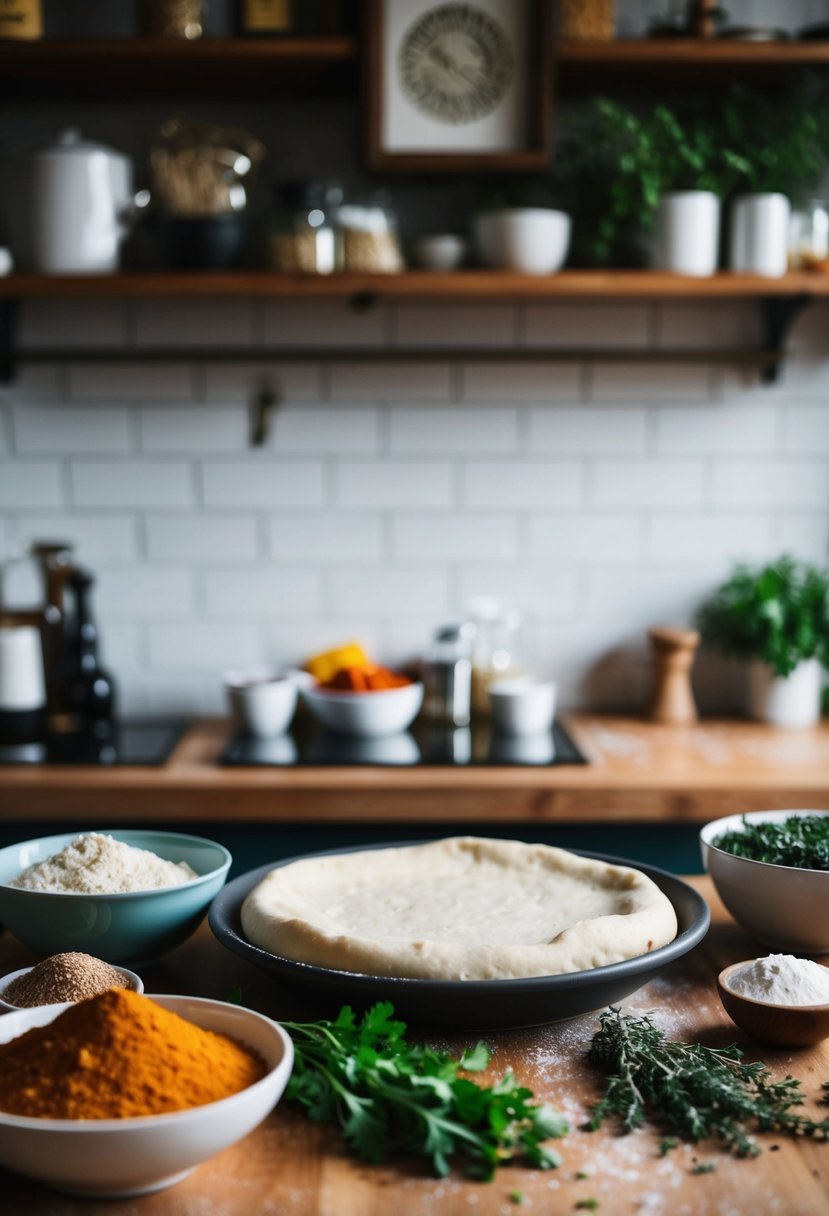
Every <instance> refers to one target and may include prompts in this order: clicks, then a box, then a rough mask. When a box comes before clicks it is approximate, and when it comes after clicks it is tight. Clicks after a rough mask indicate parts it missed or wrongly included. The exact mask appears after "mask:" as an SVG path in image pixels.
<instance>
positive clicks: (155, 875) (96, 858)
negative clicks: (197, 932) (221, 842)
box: [7, 832, 198, 895]
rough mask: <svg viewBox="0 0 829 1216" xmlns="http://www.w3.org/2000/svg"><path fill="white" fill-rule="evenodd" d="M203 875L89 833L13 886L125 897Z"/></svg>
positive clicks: (183, 863)
mask: <svg viewBox="0 0 829 1216" xmlns="http://www.w3.org/2000/svg"><path fill="white" fill-rule="evenodd" d="M197 877H198V875H197V874H196V871H195V870H193V869H191V867H190V866H189V865H188V864H187V862H186V861H179V862H174V861H166V860H165V859H164V858H163V857H158V856H156V854H155V853H151V852H150V851H149V850H148V849H136V848H133V846H132V845H129V844H124V843H123V841H121V840H116V839H115V838H114V837H113V836H107V835H104V834H103V833H101V832H86V833H84V835H82V836H78V837H76V839H75V840H73V841H72V842H71V844H68V845H66V847H65V848H63V849H61V851H60V852H59V853H54V854H53V855H52V856H51V857H47V858H46V860H45V861H39V862H36V863H35V864H34V865H31V866H29V867H28V869H26V870H24V871H23V873H22V874H18V876H17V877H16V878H13V879H11V881H10V882H9V883H8V884H7V885H8V886H10V887H19V888H21V889H22V890H24V891H49V892H52V893H55V894H83V895H120V894H124V893H126V892H129V891H153V890H156V889H157V888H160V887H178V886H180V885H181V884H182V883H184V882H189V881H190V879H192V878H197Z"/></svg>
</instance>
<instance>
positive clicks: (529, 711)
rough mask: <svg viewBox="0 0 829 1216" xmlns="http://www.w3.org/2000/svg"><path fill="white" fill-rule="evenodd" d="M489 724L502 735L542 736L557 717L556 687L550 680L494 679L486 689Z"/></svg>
mask: <svg viewBox="0 0 829 1216" xmlns="http://www.w3.org/2000/svg"><path fill="white" fill-rule="evenodd" d="M487 692H488V693H489V708H490V712H491V714H492V724H493V726H494V727H495V729H496V730H497V731H501V732H502V733H503V734H505V735H535V736H538V735H541V734H543V733H544V732H545V731H549V730H550V729H551V728H552V725H553V719H554V718H555V714H556V685H555V684H554V683H553V682H552V681H551V680H545V681H536V680H529V679H512V680H495V681H493V683H492V684H490V686H489V688H488V689H487Z"/></svg>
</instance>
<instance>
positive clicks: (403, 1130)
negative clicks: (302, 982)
mask: <svg viewBox="0 0 829 1216" xmlns="http://www.w3.org/2000/svg"><path fill="white" fill-rule="evenodd" d="M282 1025H283V1026H284V1027H285V1029H286V1030H287V1031H288V1032H289V1033H290V1035H291V1037H292V1039H293V1041H294V1051H295V1064H294V1072H293V1075H292V1077H291V1079H290V1081H289V1082H288V1088H287V1090H286V1097H287V1098H288V1099H289V1100H292V1101H294V1102H298V1103H299V1104H300V1105H301V1106H303V1107H304V1108H305V1110H306V1111H307V1113H308V1115H309V1116H310V1118H311V1119H313V1120H314V1121H315V1122H317V1123H338V1124H339V1126H340V1129H341V1131H342V1135H343V1137H344V1139H345V1141H346V1143H347V1144H348V1146H349V1148H351V1149H352V1151H353V1152H354V1153H356V1154H357V1156H358V1157H362V1158H363V1160H365V1161H371V1162H381V1161H386V1160H388V1159H389V1158H392V1157H398V1156H423V1157H427V1158H429V1159H430V1161H431V1164H432V1168H433V1169H434V1171H435V1173H436V1174H437V1175H439V1176H444V1175H446V1174H448V1173H449V1170H450V1168H451V1165H452V1162H453V1160H454V1159H455V1158H456V1157H458V1158H460V1159H461V1161H462V1162H463V1164H464V1166H465V1168H466V1171H467V1173H468V1174H470V1175H471V1176H473V1177H478V1178H485V1179H490V1178H492V1176H493V1174H494V1172H495V1170H496V1168H497V1167H498V1166H499V1165H502V1164H506V1163H507V1162H509V1161H518V1160H520V1161H521V1163H522V1164H523V1165H529V1166H534V1167H536V1168H538V1169H554V1168H555V1167H556V1166H558V1165H560V1163H561V1158H560V1157H559V1155H558V1153H557V1152H556V1151H555V1150H554V1149H552V1148H550V1147H547V1146H545V1144H544V1141H546V1140H548V1139H550V1138H552V1137H558V1136H563V1135H565V1134H566V1133H567V1131H568V1125H567V1121H566V1119H565V1118H564V1117H563V1115H560V1114H559V1113H558V1112H557V1111H555V1110H554V1109H553V1108H552V1107H551V1106H549V1105H547V1104H546V1103H534V1102H533V1101H532V1099H533V1093H532V1090H529V1089H525V1088H523V1087H521V1086H518V1085H516V1083H515V1078H514V1076H513V1075H512V1073H509V1072H508V1073H506V1075H505V1076H504V1077H502V1078H501V1080H500V1081H496V1082H495V1084H494V1085H490V1086H484V1085H480V1084H478V1083H477V1082H475V1081H472V1080H470V1079H469V1078H467V1077H463V1076H460V1075H459V1074H460V1073H461V1072H473V1071H474V1072H480V1071H482V1070H483V1069H484V1068H486V1067H487V1065H488V1064H489V1061H490V1058H491V1057H490V1051H489V1048H488V1047H487V1046H486V1045H485V1044H484V1043H479V1044H478V1045H477V1047H475V1048H473V1050H472V1051H467V1052H465V1053H464V1055H463V1056H462V1057H461V1059H460V1060H455V1059H453V1058H452V1057H451V1056H449V1055H446V1054H445V1053H443V1052H438V1051H433V1050H432V1049H431V1048H429V1047H424V1046H421V1045H417V1044H411V1043H408V1042H407V1041H406V1038H405V1034H406V1026H405V1024H404V1023H403V1022H400V1021H396V1020H395V1019H394V1007H393V1006H392V1004H391V1003H390V1002H389V1001H382V1002H380V1003H378V1004H377V1005H374V1006H372V1008H371V1009H369V1010H368V1011H367V1012H366V1014H365V1015H364V1016H363V1017H362V1018H361V1019H360V1020H359V1021H358V1020H357V1018H356V1017H355V1015H354V1012H353V1010H352V1009H351V1008H350V1007H349V1006H347V1005H346V1006H345V1007H344V1008H343V1009H341V1010H340V1012H339V1015H338V1016H337V1018H336V1019H335V1021H333V1022H329V1021H321V1022H283V1023H282Z"/></svg>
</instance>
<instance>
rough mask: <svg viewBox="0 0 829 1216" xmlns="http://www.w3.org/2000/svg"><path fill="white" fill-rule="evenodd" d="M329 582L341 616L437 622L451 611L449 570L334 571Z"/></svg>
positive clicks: (334, 601)
mask: <svg viewBox="0 0 829 1216" xmlns="http://www.w3.org/2000/svg"><path fill="white" fill-rule="evenodd" d="M329 581H330V585H331V595H332V602H333V604H334V605H336V610H337V614H338V615H342V616H360V617H368V618H372V617H373V618H375V619H377V620H385V619H387V618H389V617H392V618H394V617H405V616H409V617H425V618H426V619H429V618H430V617H431V618H432V619H434V618H435V617H442V616H444V615H445V614H446V612H447V611H448V609H449V576H448V573H447V571H446V570H439V569H436V568H431V567H430V568H424V569H422V570H359V569H352V570H331V571H330V573H329Z"/></svg>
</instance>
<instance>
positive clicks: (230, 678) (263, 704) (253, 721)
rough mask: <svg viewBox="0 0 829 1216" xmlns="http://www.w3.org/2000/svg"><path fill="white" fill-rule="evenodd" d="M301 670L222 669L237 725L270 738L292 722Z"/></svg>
mask: <svg viewBox="0 0 829 1216" xmlns="http://www.w3.org/2000/svg"><path fill="white" fill-rule="evenodd" d="M299 674H301V673H293V672H289V671H283V670H281V669H279V668H273V667H246V668H239V669H235V670H231V671H226V672H225V673H224V686H225V693H226V694H227V699H228V704H229V705H230V709H231V713H232V714H233V717H234V720H235V722H236V725H237V726H238V727H239V729H240V730H243V731H244V732H245V733H246V734H248V735H253V736H255V737H256V738H257V739H273V738H275V737H276V736H277V735H282V734H284V733H285V731H286V730H287V729H288V727H289V726H290V725H291V720H292V719H293V716H294V713H295V711H296V704H297V694H298V692H299V683H300V680H299V679H298V676H299Z"/></svg>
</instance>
